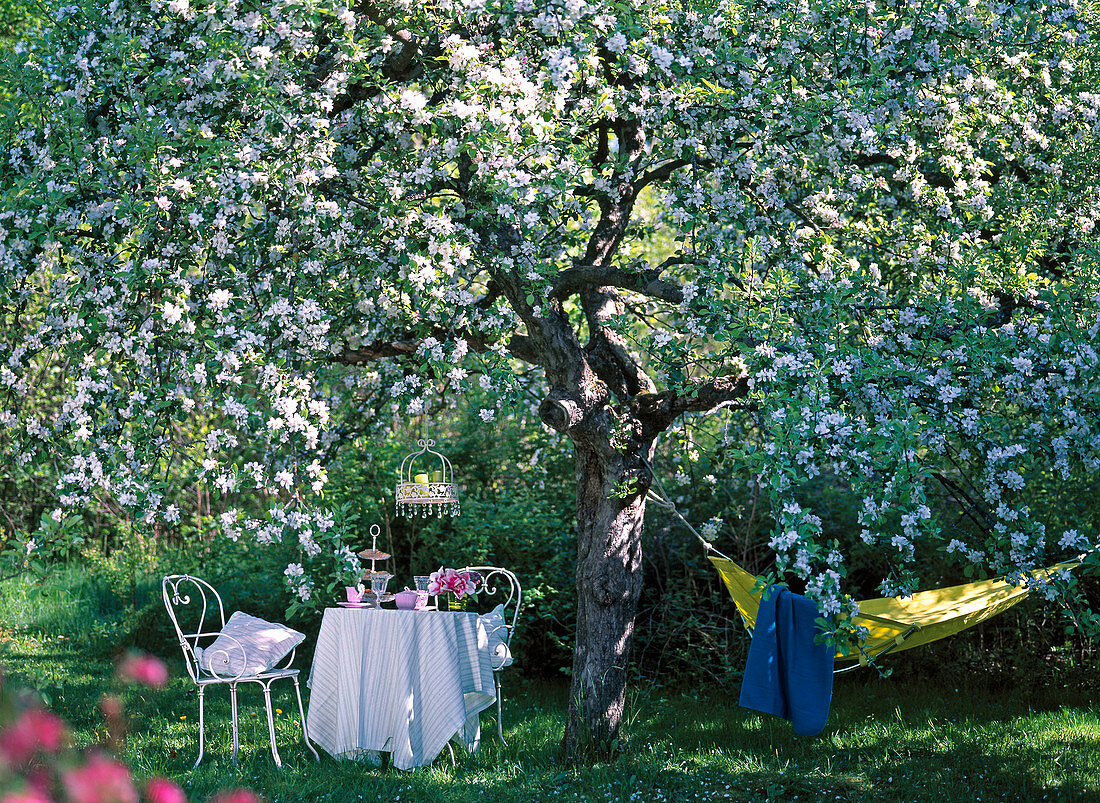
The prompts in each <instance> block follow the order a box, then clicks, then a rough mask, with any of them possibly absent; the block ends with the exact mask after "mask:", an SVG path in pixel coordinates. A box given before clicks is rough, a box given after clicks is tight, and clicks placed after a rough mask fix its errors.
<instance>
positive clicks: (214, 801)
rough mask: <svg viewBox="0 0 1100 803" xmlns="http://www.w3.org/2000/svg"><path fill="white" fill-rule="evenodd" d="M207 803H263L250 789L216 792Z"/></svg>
mask: <svg viewBox="0 0 1100 803" xmlns="http://www.w3.org/2000/svg"><path fill="white" fill-rule="evenodd" d="M207 803H263V798H262V797H260V796H259V795H257V794H256V793H255V792H253V791H252V790H251V789H228V790H226V791H224V792H218V794H216V795H215V796H214V797H212V798H210V800H208V801H207Z"/></svg>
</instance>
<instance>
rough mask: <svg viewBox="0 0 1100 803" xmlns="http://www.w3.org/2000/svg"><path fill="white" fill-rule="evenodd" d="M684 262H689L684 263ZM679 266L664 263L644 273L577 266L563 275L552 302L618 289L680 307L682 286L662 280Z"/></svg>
mask: <svg viewBox="0 0 1100 803" xmlns="http://www.w3.org/2000/svg"><path fill="white" fill-rule="evenodd" d="M679 261H680V262H689V261H690V260H688V259H680V260H679ZM671 264H676V262H669V261H668V260H666V261H665V262H664V263H662V264H661V265H659V266H658V267H656V268H649V269H648V270H643V271H631V270H624V269H623V268H616V267H613V266H609V265H574V266H573V267H571V268H566V269H565V270H563V271H562V272H561V273H559V274H558V275H557V276H556V277H555V279H554V283H553V286H552V287H551V290H550V296H551V298H555V299H557V300H558V301H564V300H565V299H567V298H569V296H571V295H574V294H575V293H579V292H581V291H582V290H584V289H586V288H589V287H618V288H620V289H622V290H632V291H634V292H635V293H640V294H642V295H644V296H649V297H650V298H657V299H660V300H661V301H668V302H669V303H672V304H679V303H680V302H682V301H683V300H684V291H683V288H681V287H680V286H679V285H676V284H673V283H672V282H667V281H665V280H664V279H661V278H660V275H661V273H663V272H664V269H665V267H667V266H669V265H671Z"/></svg>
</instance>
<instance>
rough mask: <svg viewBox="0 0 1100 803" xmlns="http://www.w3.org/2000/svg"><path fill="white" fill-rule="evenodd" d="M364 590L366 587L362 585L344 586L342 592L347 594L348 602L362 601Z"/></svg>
mask: <svg viewBox="0 0 1100 803" xmlns="http://www.w3.org/2000/svg"><path fill="white" fill-rule="evenodd" d="M364 591H366V589H365V588H363V587H362V586H344V593H346V594H347V595H348V602H362V601H363V592H364Z"/></svg>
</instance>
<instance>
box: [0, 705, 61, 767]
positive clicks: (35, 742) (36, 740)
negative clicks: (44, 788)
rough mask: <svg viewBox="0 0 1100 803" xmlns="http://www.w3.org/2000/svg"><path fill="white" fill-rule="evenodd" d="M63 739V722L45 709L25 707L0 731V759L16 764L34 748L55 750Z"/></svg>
mask: <svg viewBox="0 0 1100 803" xmlns="http://www.w3.org/2000/svg"><path fill="white" fill-rule="evenodd" d="M64 739H65V723H64V722H62V721H61V719H60V717H58V716H57V715H56V714H53V713H51V712H50V711H47V710H46V709H44V708H28V709H27V710H26V711H24V712H23V714H22V716H20V717H19V719H17V720H16V721H15V724H13V725H11V726H9V727H8V728H7V729H6V730H4V731H0V758H2V759H4V760H5V761H6V762H7V763H9V764H14V765H16V766H18V765H20V764H24V763H25V762H26V761H27V760H28V759H29V758H30V757H31V756H32V755H34V753H35V752H36V751H42V752H43V753H56V752H57V750H58V749H59V748H60V747H61V743H62V742H63V741H64Z"/></svg>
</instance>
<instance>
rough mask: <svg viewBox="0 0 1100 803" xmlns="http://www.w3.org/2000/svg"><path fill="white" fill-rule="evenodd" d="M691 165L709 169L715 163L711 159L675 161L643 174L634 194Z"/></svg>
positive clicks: (636, 184)
mask: <svg viewBox="0 0 1100 803" xmlns="http://www.w3.org/2000/svg"><path fill="white" fill-rule="evenodd" d="M690 164H694V165H698V166H699V167H708V168H709V167H713V166H714V162H712V161H710V160H709V159H673V160H672V161H671V162H665V163H664V164H663V165H658V166H657V167H655V168H653V169H652V170H649V171H647V172H646V173H644V174H642V176H641V178H639V179H638V180H637V181H635V182H634V194H635V195H637V194H638V193H639V192H641V191H642V190H643V189H645V187H646V186H648V185H649V184H652V183H653V182H654V181H664V180H665V179H666V178H668V177H669V176H671V175H672V174H673V173H674V172H676V171H677V170H679V169H680V168H681V167H687V166H688V165H690Z"/></svg>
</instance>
